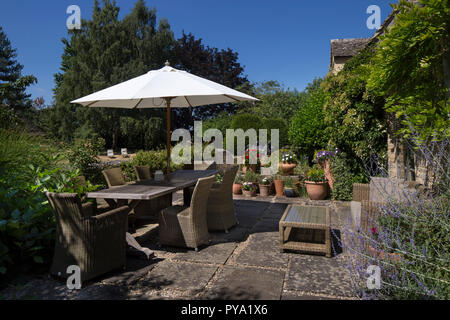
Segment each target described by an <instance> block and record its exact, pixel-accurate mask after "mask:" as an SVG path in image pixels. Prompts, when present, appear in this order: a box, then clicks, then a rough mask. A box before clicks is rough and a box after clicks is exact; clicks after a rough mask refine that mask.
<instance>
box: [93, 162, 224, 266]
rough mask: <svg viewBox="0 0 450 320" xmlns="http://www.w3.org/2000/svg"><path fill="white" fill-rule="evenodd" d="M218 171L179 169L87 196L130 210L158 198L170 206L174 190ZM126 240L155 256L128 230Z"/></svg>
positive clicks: (165, 205) (138, 248)
mask: <svg viewBox="0 0 450 320" xmlns="http://www.w3.org/2000/svg"><path fill="white" fill-rule="evenodd" d="M218 172H219V171H218V170H177V171H175V172H172V173H170V174H168V175H164V179H163V180H161V181H158V180H155V179H150V180H141V181H136V182H134V183H130V184H126V185H123V186H117V187H112V188H109V189H104V190H100V191H95V192H88V193H87V194H86V197H87V198H93V199H104V200H105V201H106V202H107V203H108V204H109V206H110V207H112V208H115V207H118V206H123V205H127V206H128V207H129V208H130V211H131V210H133V209H134V208H136V206H137V205H138V204H139V203H140V202H141V201H149V200H158V199H159V198H164V199H163V200H164V201H163V202H165V203H163V206H162V207H170V206H171V205H172V194H173V193H174V192H177V191H179V190H184V189H186V188H189V187H192V186H195V185H196V184H197V181H198V180H199V179H200V178H205V177H209V176H212V175H215V174H217V173H218ZM159 205H160V204H159ZM126 241H127V244H128V245H129V246H131V247H133V248H135V249H136V250H138V251H142V252H143V253H144V254H146V255H147V257H148V258H150V257H152V256H153V252H152V251H151V250H150V249H148V248H143V247H141V246H140V244H139V243H138V242H137V241H136V240H135V239H134V238H133V236H132V235H131V234H130V233H128V232H127V233H126Z"/></svg>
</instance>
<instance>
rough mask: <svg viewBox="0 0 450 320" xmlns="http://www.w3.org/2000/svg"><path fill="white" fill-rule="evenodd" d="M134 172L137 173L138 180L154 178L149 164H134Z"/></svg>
mask: <svg viewBox="0 0 450 320" xmlns="http://www.w3.org/2000/svg"><path fill="white" fill-rule="evenodd" d="M133 168H134V173H136V178H137V180H138V181H141V180H150V179H151V178H152V173H151V172H150V168H149V167H147V166H134V167H133Z"/></svg>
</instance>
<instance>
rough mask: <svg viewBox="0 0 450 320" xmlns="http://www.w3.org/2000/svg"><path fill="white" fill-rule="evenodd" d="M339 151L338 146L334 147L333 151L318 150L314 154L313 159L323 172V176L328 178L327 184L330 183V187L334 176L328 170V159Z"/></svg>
mask: <svg viewBox="0 0 450 320" xmlns="http://www.w3.org/2000/svg"><path fill="white" fill-rule="evenodd" d="M339 152H340V151H339V149H338V148H336V149H335V150H334V151H327V150H322V151H318V152H317V153H316V156H315V160H316V161H317V163H318V164H319V165H320V166H321V167H322V169H323V170H324V172H325V178H326V179H327V180H328V184H329V185H330V188H331V189H333V183H334V177H333V174H332V173H331V170H330V161H331V159H332V158H333V157H334V156H336V155H337V154H338V153H339Z"/></svg>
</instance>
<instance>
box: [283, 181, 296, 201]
mask: <svg viewBox="0 0 450 320" xmlns="http://www.w3.org/2000/svg"><path fill="white" fill-rule="evenodd" d="M284 194H285V195H286V197H288V198H293V197H295V195H296V193H295V180H294V178H292V177H287V178H286V179H285V180H284Z"/></svg>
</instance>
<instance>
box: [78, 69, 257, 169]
mask: <svg viewBox="0 0 450 320" xmlns="http://www.w3.org/2000/svg"><path fill="white" fill-rule="evenodd" d="M239 101H258V99H256V98H254V97H252V96H249V95H247V94H244V93H242V92H239V91H236V90H233V89H230V88H228V87H226V86H223V85H221V84H218V83H216V82H213V81H210V80H207V79H204V78H201V77H198V76H195V75H193V74H190V73H188V72H186V71H182V70H177V69H175V68H172V67H170V66H169V64H168V62H166V66H165V67H163V68H161V69H159V70H152V71H149V72H148V73H146V74H144V75H141V76H139V77H136V78H133V79H130V80H128V81H125V82H122V83H119V84H116V85H114V86H112V87H109V88H106V89H103V90H100V91H97V92H95V93H92V94H90V95H87V96H85V97H82V98H79V99H76V100H73V101H71V103H78V104H81V105H83V106H86V107H105V108H125V109H141V108H165V107H167V157H168V159H167V168H168V171H170V141H171V140H170V108H171V107H172V108H188V107H197V106H203V105H208V104H219V103H227V102H239Z"/></svg>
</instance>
